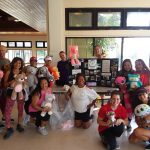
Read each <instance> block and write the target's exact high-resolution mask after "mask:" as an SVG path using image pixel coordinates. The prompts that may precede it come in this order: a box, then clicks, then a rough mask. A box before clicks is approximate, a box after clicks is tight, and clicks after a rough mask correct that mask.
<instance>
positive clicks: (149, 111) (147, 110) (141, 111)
mask: <svg viewBox="0 0 150 150" xmlns="http://www.w3.org/2000/svg"><path fill="white" fill-rule="evenodd" d="M134 114H135V116H136V117H140V119H142V120H144V121H145V125H144V126H145V127H149V126H150V120H145V118H144V117H146V116H148V115H150V106H149V105H147V104H140V105H137V106H136V107H135V109H134Z"/></svg>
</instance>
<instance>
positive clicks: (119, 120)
mask: <svg viewBox="0 0 150 150" xmlns="http://www.w3.org/2000/svg"><path fill="white" fill-rule="evenodd" d="M121 123H124V120H123V119H117V120H116V122H115V125H116V126H119V125H120V124H121Z"/></svg>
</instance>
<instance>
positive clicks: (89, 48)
mask: <svg viewBox="0 0 150 150" xmlns="http://www.w3.org/2000/svg"><path fill="white" fill-rule="evenodd" d="M70 45H77V46H78V51H79V55H80V58H88V57H92V56H93V38H67V55H68V56H69V46H70Z"/></svg>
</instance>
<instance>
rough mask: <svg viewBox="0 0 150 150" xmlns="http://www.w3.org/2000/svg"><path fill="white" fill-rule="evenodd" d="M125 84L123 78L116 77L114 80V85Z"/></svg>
mask: <svg viewBox="0 0 150 150" xmlns="http://www.w3.org/2000/svg"><path fill="white" fill-rule="evenodd" d="M125 83H126V78H125V77H123V76H118V77H117V78H116V79H115V84H116V85H119V86H120V85H124V84H125Z"/></svg>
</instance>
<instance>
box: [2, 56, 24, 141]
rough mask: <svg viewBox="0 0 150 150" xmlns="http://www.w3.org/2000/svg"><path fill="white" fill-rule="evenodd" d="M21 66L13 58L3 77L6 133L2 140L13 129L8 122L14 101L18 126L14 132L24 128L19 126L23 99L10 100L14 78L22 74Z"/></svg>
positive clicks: (22, 63) (16, 58)
mask: <svg viewBox="0 0 150 150" xmlns="http://www.w3.org/2000/svg"><path fill="white" fill-rule="evenodd" d="M23 66H24V62H23V60H22V59H21V58H19V57H15V58H14V59H13V60H12V62H11V64H10V70H9V71H7V72H6V75H5V77H4V86H5V87H6V88H7V97H6V107H5V119H6V133H5V135H4V139H7V138H9V137H10V136H11V135H12V134H13V132H14V130H13V128H12V127H11V124H10V121H11V113H12V109H13V106H14V104H15V101H17V105H18V107H17V108H18V124H17V127H16V130H17V131H18V132H23V131H24V128H23V127H22V125H21V123H22V118H23V108H24V97H23V98H22V99H19V98H18V97H17V98H16V100H12V99H11V94H12V91H13V89H12V88H11V85H12V84H13V83H14V82H15V78H14V76H16V75H18V74H21V73H22V70H23Z"/></svg>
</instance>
